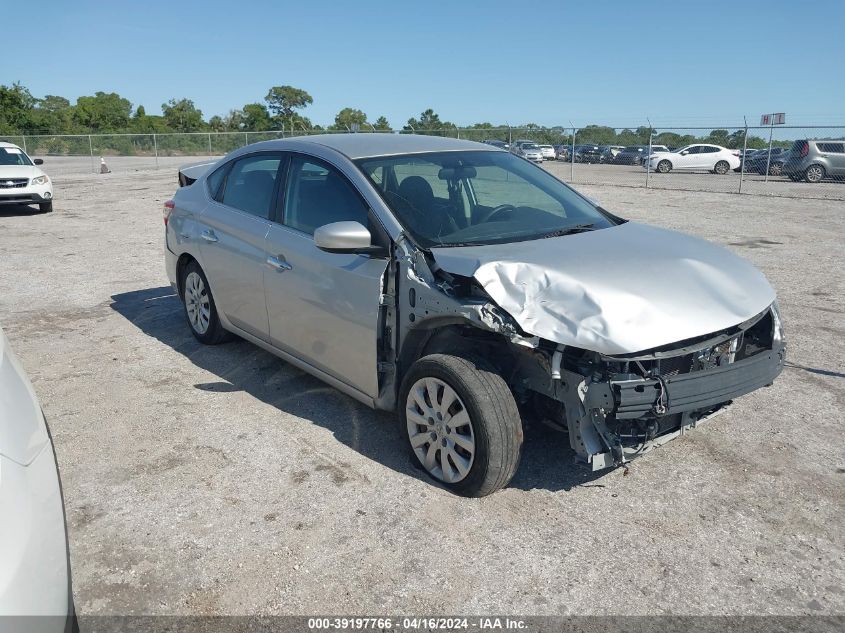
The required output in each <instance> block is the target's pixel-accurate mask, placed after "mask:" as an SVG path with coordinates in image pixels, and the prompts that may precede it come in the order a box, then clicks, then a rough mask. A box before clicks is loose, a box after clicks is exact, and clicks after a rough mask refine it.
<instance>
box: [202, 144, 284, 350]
mask: <svg viewBox="0 0 845 633" xmlns="http://www.w3.org/2000/svg"><path fill="white" fill-rule="evenodd" d="M281 160H282V154H280V153H278V152H260V153H256V154H249V155H247V156H243V157H241V158H238V159H236V160H235V161H233V162H232V163H231V164H230V165H229V166H228V167H227V173H226V175H225V179H224V181H223V183H222V185H221V187H220V190H219V191H217V192H215V195H214V200H213V201H212V202H211V203H210V204H209V205H208V207H207V208H206V210H205V212H204V213H203V214H202V216H201V217H200V223H201V226H200V235H199V237H200V254H201V256H202V266H203V270H204V271H205V274H206V277H208V282H209V284H210V285H211V292H212V294H213V295H214V301H215V303H216V304H217V309H218V310H219V311H220V312H221V313H223V314H224V315H225V317H226V318H227V319H228V320H229V322H230V323H231V324H232V325H234V326H235V327H238V328H240V329H242V330H244V331H245V332H248V333H249V334H252V335H253V336H257V337H258V338H261V339H263V340H267V339H268V337H269V328H268V320H267V308H266V305H265V300H264V266H265V260H266V256H265V239H266V237H267V232H268V231H269V230H270V209H271V205H272V202H273V200H274V196H275V192H276V190H277V178H278V173H279V166H280V164H281Z"/></svg>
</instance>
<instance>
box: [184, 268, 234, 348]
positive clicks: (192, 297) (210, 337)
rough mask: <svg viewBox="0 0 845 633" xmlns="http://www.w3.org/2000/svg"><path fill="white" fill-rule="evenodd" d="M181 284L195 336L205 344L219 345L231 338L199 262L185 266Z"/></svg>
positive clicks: (187, 313)
mask: <svg viewBox="0 0 845 633" xmlns="http://www.w3.org/2000/svg"><path fill="white" fill-rule="evenodd" d="M179 286H180V288H181V289H182V305H183V306H184V308H185V318H186V319H187V320H188V325H189V326H190V327H191V332H192V333H193V334H194V337H196V339H197V340H198V341H199V342H200V343H204V344H205V345H217V344H218V343H223V342H225V341H227V340H229V339H230V338H231V337H232V335H231V334H230V333H229V332H227V331H226V330H225V329H223V325H222V324H221V323H220V317H219V316H218V315H217V306H216V305H215V304H214V296H213V295H212V294H211V287H210V286H209V285H208V279H206V277H205V273H204V272H203V271H202V268H200V266H199V264H197V263H196V262H195V261H192V262H189V263H188V264H187V265H186V266H185V268H184V269H183V271H182V278H181V280H180V284H179Z"/></svg>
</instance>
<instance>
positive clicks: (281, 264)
mask: <svg viewBox="0 0 845 633" xmlns="http://www.w3.org/2000/svg"><path fill="white" fill-rule="evenodd" d="M267 265H268V266H270V267H271V268H275V269H276V270H277V271H279V272H280V273H283V272H285V271H286V270H292V269H293V266H291V265H290V264H288V263H287V262H286V261H285V260H284V259H280V258H279V257H268V258H267Z"/></svg>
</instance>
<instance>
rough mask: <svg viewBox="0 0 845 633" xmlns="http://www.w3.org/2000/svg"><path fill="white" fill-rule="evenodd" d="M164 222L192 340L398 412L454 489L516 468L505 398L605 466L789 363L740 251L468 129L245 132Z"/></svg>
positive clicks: (511, 415) (596, 465)
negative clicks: (601, 199) (229, 346)
mask: <svg viewBox="0 0 845 633" xmlns="http://www.w3.org/2000/svg"><path fill="white" fill-rule="evenodd" d="M456 191H464V192H466V193H467V194H468V195H457V196H456V195H453V194H454V192H456ZM164 222H165V229H166V230H165V244H166V248H165V260H166V269H167V275H168V277H169V279H170V281H171V283H172V284H173V287H174V288H175V290H176V292H177V293H178V296H179V297H180V299H181V300H182V302H183V304H184V313H185V318H186V320H187V323H188V325H189V327H190V329H191V331H192V332H193V334H194V336H195V337H196V338H197V340H199V341H200V342H202V343H206V344H217V343H221V342H223V341H225V340H227V339H228V338H229V337H230V335H231V333H235V334H238V335H239V336H240V337H242V338H244V339H246V340H248V341H251V342H253V343H255V344H256V345H258V346H260V347H262V348H264V349H266V350H268V351H270V352H271V353H273V354H276V355H277V356H279V357H281V358H283V359H285V360H287V361H288V362H290V363H292V364H294V365H295V366H297V367H300V368H302V369H303V370H305V371H307V372H309V373H311V374H314V375H315V376H317V377H319V378H321V379H322V380H324V381H326V382H327V383H329V384H330V385H332V386H334V387H336V388H338V389H339V390H341V391H343V392H344V393H346V394H348V395H350V396H352V397H353V398H355V399H357V400H360V401H361V402H363V403H365V404H367V405H369V406H371V407H375V408H377V409H384V410H389V411H395V412H397V413H398V415H399V417H400V418H401V428H402V429H403V432H404V434H405V435H406V437H407V442H408V445H409V447H410V449H411V452H412V455H413V459H415V460H418V461H419V463H420V464H421V465H422V467H423V468H424V469H425V470H426V471H427V472H428V473H429V474H430V475H431V476H432V477H433V478H435V479H437V480H439V481H441V482H443V484H444V485H445V486H446V487H447V488H449V489H451V490H453V491H455V492H457V493H461V494H466V495H474V496H481V495H486V494H489V493H491V492H493V491H495V490H497V489H498V488H501V487H502V486H505V485H506V484H507V483H508V481H509V480H510V479H511V477H513V475H514V473H515V472H516V469H517V466H518V464H519V459H520V453H521V445H522V441H523V427H522V421H521V417H520V409H519V408H518V406H517V401H519V402H520V403H522V406H523V407H525V408H526V409H527V410H531V409H533V410H535V411H538V412H542V416H543V417H544V418H545V419H551V420H553V421H554V422H555V423H556V424H557V425H560V426H566V427H568V428H569V437H570V441H571V445H572V448H573V449H574V451H575V453H576V454H577V455H578V456H579V458H580V459H581V460H582V461H584V462H585V463H587V464H589V465H590V467H592V468H593V469H602V468H606V467H611V466H614V465H621V464H625V463H627V462H628V461H630V460H631V459H634V458H635V457H637V456H638V455H641V454H643V453H646V452H648V451H649V450H650V449H651V448H654V447H656V446H658V445H661V444H663V443H665V442H666V441H667V440H669V439H672V438H673V437H676V436H678V435H680V434H682V433H684V432H687V431H689V430H691V429H692V428H693V427H695V426H697V425H699V424H701V423H703V422H704V421H705V420H707V419H709V418H711V417H712V416H713V415H716V414H717V413H720V412H722V411H724V408H725V407H726V406H727V404H728V403H729V402H730V401H731V400H733V399H735V398H737V397H739V396H741V395H743V394H746V393H749V392H751V391H754V390H756V389H758V388H759V387H762V386H765V385H769V384H771V383H772V382H773V381H774V379H775V378H776V377H777V375H778V374H779V373H780V371H781V369H782V367H783V363H784V359H785V342H784V336H783V329H782V326H781V319H780V314H779V312H778V309H777V303H776V302H775V292H774V290H773V289H772V287H771V286H770V285H769V283H768V282H767V281H766V279H765V277H764V276H763V275H762V274H761V273H760V272H759V271H757V270H756V269H755V268H754V267H753V266H752V265H751V264H750V263H749V262H748V261H746V260H744V259H742V258H740V257H739V256H737V255H735V254H733V253H732V252H731V251H728V250H726V249H724V248H722V247H720V246H717V245H715V244H711V243H709V242H705V241H703V240H701V239H698V238H695V237H691V236H687V235H684V234H682V233H677V232H674V231H670V230H666V229H662V228H657V227H651V226H648V225H644V224H639V223H637V222H630V221H626V220H624V219H622V218H619V217H617V216H615V215H613V214H611V213H609V212H608V211H606V210H604V209H603V208H601V207H600V206H598V205H597V204H596V203H594V202H591V201H590V200H589V199H587V198H585V197H584V196H582V195H580V194H579V193H577V192H576V191H574V190H573V189H572V188H570V187H569V186H567V185H566V184H564V183H563V182H561V181H559V180H557V179H556V178H555V177H554V176H552V175H551V174H550V173H548V172H547V171H545V170H544V169H542V168H540V167H538V166H536V165H531V164H529V163H528V162H526V161H524V160H520V159H519V158H517V157H515V156H513V155H511V154H509V153H506V152H500V151H497V150H495V149H494V148H492V147H490V146H488V145H484V144H482V143H472V142H469V141H461V140H457V139H450V138H442V137H435V136H417V135H410V134H409V135H405V134H402V135H399V134H397V135H392V134H339V135H321V136H319V137H301V138H291V139H284V140H276V141H267V142H262V143H256V144H253V145H248V146H245V147H242V148H240V149H238V150H235V151H234V152H232V153H231V154H229V155H228V156H226V157H225V158H224V159H223V160H221V161H220V163H219V164H218V165H217V166H215V167H214V168H213V169H212V170H210V171H209V172H208V173H206V174H204V175H202V176H200V177H199V178H198V179H197V181H196V182H195V183H194V184H193V185H189V186H186V187H182V188H180V189H178V190H177V191H176V193H175V195H174V197H173V200H172V201H168V202H167V203H166V204H165V215H164ZM632 315H633V317H635V318H632ZM726 428H729V427H726Z"/></svg>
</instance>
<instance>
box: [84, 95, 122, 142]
mask: <svg viewBox="0 0 845 633" xmlns="http://www.w3.org/2000/svg"><path fill="white" fill-rule="evenodd" d="M131 112H132V104H131V103H130V102H129V100H128V99H124V98H123V97H121V96H120V95H119V94H117V93H115V92H108V93H106V92H96V93H94V96H93V97H91V96H88V97H79V99H77V100H76V107H74V109H73V120H74V122H75V123H78V124H79V125H81V126H83V127H84V128H85V129H86V130H90V131H92V132H120V131H123V130H125V129H126V128H127V127H128V125H129V115H130V113H131Z"/></svg>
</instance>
